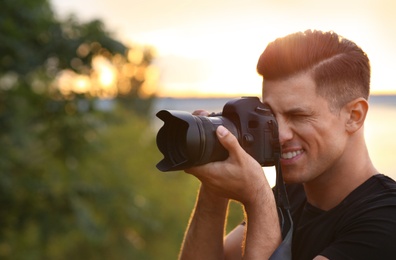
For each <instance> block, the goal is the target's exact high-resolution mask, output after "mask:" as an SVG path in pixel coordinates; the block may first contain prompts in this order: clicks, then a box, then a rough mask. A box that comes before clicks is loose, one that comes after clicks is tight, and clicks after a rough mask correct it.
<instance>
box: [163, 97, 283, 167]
mask: <svg viewBox="0 0 396 260" xmlns="http://www.w3.org/2000/svg"><path fill="white" fill-rule="evenodd" d="M157 117H158V118H160V119H161V120H163V121H164V125H163V126H162V127H161V129H160V130H159V132H158V134H157V139H156V141H157V146H158V149H159V150H160V151H161V152H162V154H163V155H164V159H163V160H161V161H160V162H159V163H158V164H157V168H158V169H159V170H160V171H164V172H165V171H175V170H184V169H187V168H190V167H193V166H197V165H202V164H206V163H209V162H214V161H221V160H225V159H226V158H227V157H228V152H227V150H226V149H225V148H224V147H223V146H222V145H221V144H220V142H219V140H218V139H217V137H216V128H217V127H218V126H219V125H223V126H225V127H226V128H227V129H228V130H229V131H230V132H231V133H232V134H233V135H235V136H236V137H237V139H238V142H239V144H240V145H241V147H242V148H243V149H244V150H245V151H246V152H247V153H248V154H250V155H251V156H252V157H253V158H254V159H255V160H256V161H257V162H259V163H260V165H262V166H272V165H274V164H275V161H276V159H277V158H279V156H280V144H279V134H278V124H277V122H276V119H275V117H274V115H273V114H272V111H271V109H270V108H269V107H268V106H265V105H264V104H263V103H261V102H260V100H259V99H258V98H257V97H242V98H238V99H233V100H230V101H229V102H227V103H226V104H225V106H224V107H223V111H222V113H221V114H212V115H210V116H209V117H206V116H194V115H191V114H190V113H188V112H184V111H175V110H161V111H159V112H158V113H157Z"/></svg>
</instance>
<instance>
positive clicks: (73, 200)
mask: <svg viewBox="0 0 396 260" xmlns="http://www.w3.org/2000/svg"><path fill="white" fill-rule="evenodd" d="M127 51H128V49H127V48H126V47H125V46H124V45H123V44H122V43H120V42H118V41H117V40H115V39H113V38H112V36H111V34H110V33H109V32H107V31H106V30H105V28H104V25H103V23H102V22H101V21H98V20H97V21H91V22H88V23H84V24H82V23H79V22H78V21H77V19H76V18H74V17H73V16H71V17H70V18H69V19H68V20H66V21H58V20H57V19H56V17H54V14H53V12H52V9H51V7H50V5H49V2H48V0H3V1H2V8H1V10H0V258H1V259H175V258H176V257H177V254H178V250H179V247H180V244H181V241H182V238H183V234H184V230H185V227H186V226H187V222H188V219H189V215H190V212H191V210H192V208H193V205H194V201H195V196H196V191H197V188H198V182H197V180H196V179H195V178H192V177H191V176H188V175H186V174H184V173H180V172H174V173H166V174H164V173H160V172H159V171H158V170H157V169H156V168H155V164H156V163H157V162H158V161H159V160H160V159H161V155H160V154H159V152H158V150H157V147H156V145H155V140H154V136H155V133H153V130H152V129H151V128H150V124H149V122H148V119H147V118H146V115H147V114H148V113H147V112H148V111H149V109H150V104H151V102H153V101H154V97H153V96H149V97H148V98H141V97H140V96H139V93H140V91H141V88H142V86H143V85H144V84H145V77H144V75H145V73H144V71H145V69H147V68H148V67H149V66H150V63H151V62H152V59H153V54H152V51H151V50H150V49H149V48H146V49H144V51H143V53H142V55H141V59H134V63H132V62H130V61H129V60H128V57H127ZM95 55H101V56H102V57H105V58H106V59H107V60H108V61H109V62H113V64H115V65H114V66H115V67H116V68H117V69H118V70H119V71H123V70H125V67H126V68H132V69H134V70H135V71H136V73H135V74H131V73H126V76H125V75H124V78H123V79H124V81H123V82H122V84H123V86H124V87H125V88H124V90H123V92H118V93H119V95H118V96H115V97H114V99H113V105H114V108H113V109H110V110H107V111H103V110H101V109H98V104H100V102H103V101H100V100H98V99H97V98H96V97H95V96H94V95H92V94H89V93H79V92H76V91H66V92H65V91H64V92H62V91H60V90H59V88H57V86H56V80H57V79H58V77H59V74H60V73H61V72H62V71H64V70H69V71H73V73H76V74H79V75H85V76H88V75H90V73H92V69H93V68H92V60H93V59H94V57H95ZM138 57H139V55H138ZM120 84H121V83H120ZM120 89H121V88H120ZM231 212H232V214H231V215H232V217H231V220H230V225H235V224H237V223H238V222H239V221H240V220H241V218H242V216H241V214H240V212H241V211H240V207H239V206H238V204H233V206H232V207H231ZM233 212H235V213H233Z"/></svg>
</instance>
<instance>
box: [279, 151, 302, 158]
mask: <svg viewBox="0 0 396 260" xmlns="http://www.w3.org/2000/svg"><path fill="white" fill-rule="evenodd" d="M303 152H304V150H302V149H301V150H297V151H292V152H287V153H282V159H286V160H290V159H293V158H294V157H296V156H298V155H300V154H302V153H303Z"/></svg>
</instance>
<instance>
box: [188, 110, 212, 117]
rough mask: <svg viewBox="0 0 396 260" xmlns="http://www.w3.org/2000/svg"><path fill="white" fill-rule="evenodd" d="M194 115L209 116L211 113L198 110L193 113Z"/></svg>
mask: <svg viewBox="0 0 396 260" xmlns="http://www.w3.org/2000/svg"><path fill="white" fill-rule="evenodd" d="M192 114H193V115H194V116H209V114H210V113H209V112H208V111H206V110H203V109H198V110H195V111H194V112H192Z"/></svg>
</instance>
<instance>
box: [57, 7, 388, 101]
mask: <svg viewBox="0 0 396 260" xmlns="http://www.w3.org/2000/svg"><path fill="white" fill-rule="evenodd" d="M51 3H52V5H53V7H54V10H55V12H56V14H57V15H58V16H59V17H60V18H62V17H66V16H67V15H69V14H71V13H73V14H75V15H76V16H77V17H78V19H79V20H80V21H89V20H92V19H101V20H102V21H103V22H104V23H105V25H106V28H107V29H108V30H110V31H111V32H113V33H114V36H115V37H116V38H117V39H120V40H121V41H122V42H124V43H125V44H135V45H136V44H138V45H150V46H153V47H155V49H156V50H157V58H156V60H155V63H154V64H155V65H156V66H157V67H158V68H159V70H160V80H159V84H158V89H157V93H158V94H159V95H160V96H163V97H186V96H188V97H195V96H235V97H237V96H247V95H254V96H260V95H261V78H260V76H259V75H258V74H257V72H256V64H257V60H258V57H259V56H260V54H261V53H262V51H263V50H264V49H265V47H266V45H267V44H268V43H269V42H271V41H273V40H274V39H276V38H278V37H282V36H285V35H287V34H289V33H293V32H297V31H305V30H307V29H318V30H323V31H330V30H332V31H335V32H336V33H338V34H340V35H342V36H343V37H346V38H348V39H350V40H353V41H354V42H356V43H357V44H358V45H359V46H361V47H362V49H363V50H364V51H365V52H366V53H367V54H368V56H369V58H370V61H371V68H372V81H371V88H372V93H375V94H389V93H392V94H396V84H395V83H394V75H395V74H396V62H395V61H396V48H395V46H396V26H395V24H396V15H395V13H396V11H395V10H396V2H395V1H393V0H331V1H321V0H300V1H297V0H199V1H197V0H67V1H65V0H51Z"/></svg>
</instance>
